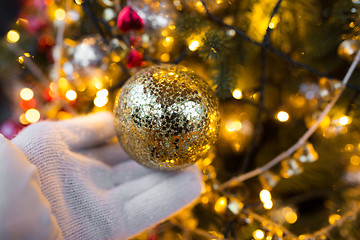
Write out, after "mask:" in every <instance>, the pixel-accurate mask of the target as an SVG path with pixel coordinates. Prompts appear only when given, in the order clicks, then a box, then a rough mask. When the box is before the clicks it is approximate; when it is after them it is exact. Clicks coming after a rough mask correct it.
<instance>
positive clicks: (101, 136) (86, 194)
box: [12, 112, 202, 240]
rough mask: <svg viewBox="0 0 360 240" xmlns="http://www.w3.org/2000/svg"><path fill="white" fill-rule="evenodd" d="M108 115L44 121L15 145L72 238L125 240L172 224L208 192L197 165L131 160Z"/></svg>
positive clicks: (63, 228) (19, 136)
mask: <svg viewBox="0 0 360 240" xmlns="http://www.w3.org/2000/svg"><path fill="white" fill-rule="evenodd" d="M112 122H113V117H112V115H111V114H110V113H107V112H102V113H97V114H93V115H89V116H85V117H81V118H74V119H71V120H66V121H59V122H40V123H37V124H33V125H31V126H29V127H28V128H26V129H25V130H24V131H22V132H21V133H20V134H19V135H18V136H17V137H16V138H15V139H13V141H12V142H13V143H14V144H15V145H16V146H17V147H19V148H20V149H21V150H22V151H23V152H24V153H25V155H26V157H27V159H28V160H29V161H30V162H31V163H32V164H33V165H34V166H35V167H36V168H37V171H38V174H39V177H40V182H41V192H42V193H43V195H44V196H45V198H46V199H47V200H48V201H49V203H50V205H51V212H52V213H53V215H54V216H55V218H56V220H57V223H58V225H59V227H60V229H61V232H62V235H63V237H64V238H65V239H76V240H77V239H86V240H88V239H125V238H128V237H130V236H133V235H135V234H136V233H138V232H140V231H142V230H144V229H146V228H148V227H150V226H152V225H154V224H156V223H159V222H160V221H162V220H164V219H165V218H167V217H168V216H169V215H171V214H174V213H175V212H177V211H179V210H180V209H181V208H183V207H184V206H185V205H188V204H189V203H191V202H192V201H193V200H194V199H195V198H196V197H197V196H198V195H199V194H200V192H201V187H202V186H201V176H200V173H199V171H198V169H197V168H196V167H195V166H192V167H190V168H187V169H185V170H183V171H182V172H159V171H154V170H150V169H147V168H145V167H143V166H141V165H139V164H137V163H136V162H134V161H132V160H131V159H129V157H128V156H127V155H126V154H125V153H124V152H123V150H122V149H121V147H120V145H119V144H118V143H117V142H115V143H113V144H110V143H109V140H111V139H112V138H113V137H114V129H113V123H112Z"/></svg>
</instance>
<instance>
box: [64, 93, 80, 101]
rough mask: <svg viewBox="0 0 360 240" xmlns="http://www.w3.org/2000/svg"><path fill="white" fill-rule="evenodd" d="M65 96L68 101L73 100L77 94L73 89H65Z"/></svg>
mask: <svg viewBox="0 0 360 240" xmlns="http://www.w3.org/2000/svg"><path fill="white" fill-rule="evenodd" d="M65 96H66V98H67V99H68V100H70V101H74V100H75V99H76V98H77V94H76V92H75V91H74V90H69V91H67V92H66V95H65Z"/></svg>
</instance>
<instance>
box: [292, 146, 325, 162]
mask: <svg viewBox="0 0 360 240" xmlns="http://www.w3.org/2000/svg"><path fill="white" fill-rule="evenodd" d="M293 157H294V158H295V159H296V160H297V161H299V162H302V163H305V162H315V161H317V160H318V158H319V155H318V154H317V152H316V151H315V149H314V146H313V145H312V144H311V143H309V142H308V143H305V144H304V145H302V146H301V147H300V148H299V149H298V150H296V152H295V153H294V155H293Z"/></svg>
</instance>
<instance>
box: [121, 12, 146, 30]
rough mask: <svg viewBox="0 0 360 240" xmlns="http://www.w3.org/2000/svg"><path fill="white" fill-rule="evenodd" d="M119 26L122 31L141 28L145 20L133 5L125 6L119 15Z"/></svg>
mask: <svg viewBox="0 0 360 240" xmlns="http://www.w3.org/2000/svg"><path fill="white" fill-rule="evenodd" d="M117 26H118V28H119V30H120V31H122V32H129V31H131V30H141V29H142V28H143V27H144V20H142V18H141V17H140V16H139V15H138V14H137V13H136V11H134V10H133V9H132V8H131V7H124V8H123V9H122V10H121V11H120V13H119V15H118V18H117Z"/></svg>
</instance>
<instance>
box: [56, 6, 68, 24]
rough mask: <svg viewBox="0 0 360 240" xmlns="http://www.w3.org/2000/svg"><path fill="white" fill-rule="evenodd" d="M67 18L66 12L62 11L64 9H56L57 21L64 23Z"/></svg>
mask: <svg viewBox="0 0 360 240" xmlns="http://www.w3.org/2000/svg"><path fill="white" fill-rule="evenodd" d="M65 17H66V12H65V10H64V9H62V8H58V9H56V11H55V18H56V20H59V21H62V20H64V19H65Z"/></svg>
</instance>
